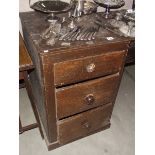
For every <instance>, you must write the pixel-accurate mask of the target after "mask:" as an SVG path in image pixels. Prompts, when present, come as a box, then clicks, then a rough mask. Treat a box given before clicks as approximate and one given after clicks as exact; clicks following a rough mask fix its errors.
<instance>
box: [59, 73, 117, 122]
mask: <svg viewBox="0 0 155 155" xmlns="http://www.w3.org/2000/svg"><path fill="white" fill-rule="evenodd" d="M118 82H119V74H118V73H117V74H113V75H109V76H106V77H103V78H98V79H96V80H91V81H88V82H83V83H79V84H75V85H72V86H68V87H64V88H60V89H58V90H56V102H57V117H58V119H62V118H64V117H67V116H71V115H73V114H76V113H79V112H82V111H85V110H88V109H91V108H94V107H97V106H100V105H103V104H106V103H109V102H112V101H113V99H114V92H115V90H116V87H117V86H118Z"/></svg>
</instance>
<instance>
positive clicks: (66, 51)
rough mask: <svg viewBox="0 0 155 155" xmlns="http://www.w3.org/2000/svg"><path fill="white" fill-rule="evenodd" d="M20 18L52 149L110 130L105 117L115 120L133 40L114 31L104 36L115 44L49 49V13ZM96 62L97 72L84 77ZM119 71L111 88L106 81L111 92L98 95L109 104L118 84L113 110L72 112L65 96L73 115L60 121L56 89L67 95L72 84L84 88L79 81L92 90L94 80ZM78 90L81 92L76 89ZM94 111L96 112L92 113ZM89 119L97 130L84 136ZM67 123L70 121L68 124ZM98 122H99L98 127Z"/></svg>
mask: <svg viewBox="0 0 155 155" xmlns="http://www.w3.org/2000/svg"><path fill="white" fill-rule="evenodd" d="M20 17H21V22H22V27H23V35H24V40H25V42H26V47H27V48H28V49H29V51H30V53H29V54H30V56H31V58H32V60H33V62H34V65H35V69H36V70H35V71H33V72H31V73H30V74H29V75H30V82H31V84H32V88H33V93H34V96H35V99H36V101H37V102H36V105H37V108H38V110H39V115H40V118H41V120H42V124H43V126H44V131H45V134H46V136H47V142H48V146H49V148H55V147H59V146H61V145H64V144H65V143H68V142H71V141H74V140H76V139H78V138H80V137H84V136H86V135H89V134H92V133H95V132H97V131H100V130H101V129H105V128H108V127H109V126H110V122H109V121H108V122H107V123H108V124H104V118H105V116H104V114H107V115H108V118H110V117H111V113H112V108H113V105H114V102H115V97H116V95H117V92H118V88H119V84H120V80H121V76H122V72H123V67H124V62H125V58H126V53H127V49H128V48H129V43H130V41H131V40H130V38H125V37H121V36H117V35H115V34H113V33H112V32H109V31H104V34H106V36H111V37H114V38H115V39H114V40H112V41H108V40H106V39H105V38H104V37H103V38H98V37H97V38H96V39H95V40H94V43H93V44H92V45H88V44H86V43H85V42H80V41H77V42H73V43H71V46H70V47H62V46H61V43H62V42H61V41H58V42H57V43H56V44H55V45H54V46H49V45H47V44H46V42H45V40H42V39H41V37H40V36H41V33H42V31H43V30H45V28H47V27H48V24H49V23H48V22H46V21H45V18H46V14H42V13H38V12H27V13H21V14H20ZM40 23H42V24H40ZM44 51H45V52H44ZM101 55H102V56H101ZM81 60H82V61H81ZM79 62H80V63H79ZM94 62H95V71H93V72H91V73H90V74H88V73H87V72H86V74H85V75H82V76H81V70H83V71H84V70H85V68H86V67H87V66H88V65H89V64H91V63H94ZM105 62H106V63H105ZM63 70H64V71H63ZM65 70H66V71H65ZM76 72H77V73H78V74H77V73H76ZM116 72H118V80H116V79H115V78H114V79H113V80H112V81H111V85H110V82H108V83H106V82H105V84H104V86H103V88H104V87H108V85H109V87H108V89H106V91H103V90H100V91H98V95H99V94H101V92H102V93H103V96H105V98H104V101H105V100H108V99H107V98H108V97H107V96H108V95H107V94H108V92H110V91H108V90H109V89H110V90H112V88H114V87H115V86H116V85H117V86H116V87H115V88H114V91H113V93H111V96H110V97H109V101H112V104H111V108H106V109H105V110H101V111H100V110H99V111H98V112H96V110H95V109H94V107H93V109H92V110H88V111H87V112H82V111H83V109H82V111H80V113H79V111H78V108H77V109H76V110H75V111H74V109H73V110H70V108H69V107H68V103H67V98H68V95H66V96H65V95H64V97H60V100H62V98H64V100H65V101H66V102H65V104H66V105H65V106H64V109H65V108H66V109H69V110H68V111H69V112H68V111H67V113H68V114H69V116H67V118H65V119H61V121H60V120H59V119H58V117H57V106H58V104H57V103H58V102H57V98H56V96H55V94H56V90H62V92H63V89H64V90H65V89H66V91H67V88H69V87H74V85H72V84H77V82H78V84H77V85H81V84H82V83H79V82H84V81H85V82H90V83H91V84H92V85H90V86H88V88H90V90H91V88H92V86H93V82H92V80H95V79H94V78H96V80H99V79H97V78H101V77H105V78H106V76H107V75H110V74H114V73H116ZM82 74H83V73H82ZM110 76H111V75H110ZM112 76H113V75H112ZM86 80H87V81H86ZM103 83H104V82H103ZM83 84H84V83H83ZM101 84H102V81H100V85H101ZM115 84H116V85H115ZM98 85H99V84H98ZM106 85H107V86H106ZM114 85H115V86H114ZM99 87H100V86H99ZM74 89H75V90H77V89H76V88H74ZM86 90H87V89H86V86H85V90H84V91H86ZM70 92H71V95H73V94H72V91H70ZM106 92H107V94H106ZM80 93H81V92H80V88H79V90H78V92H77V97H78V95H79V96H81V95H80ZM83 93H84V92H83ZM75 94H76V93H75ZM109 94H110V93H109ZM73 96H74V95H73ZM99 96H100V95H99ZM106 97H107V98H106ZM79 99H80V97H79ZM68 100H69V99H68ZM72 103H73V102H72ZM61 104H62V103H61ZM108 105H109V104H108ZM105 106H106V105H105ZM97 109H98V108H97ZM101 109H102V108H101ZM109 109H111V110H109ZM60 110H62V109H60ZM90 111H93V112H92V113H91V112H90ZM103 111H105V112H103ZM75 113H79V114H77V115H74V118H75V119H72V118H73V116H72V117H70V115H72V114H75ZM84 113H89V114H88V116H87V115H84ZM94 113H95V114H94ZM98 113H100V115H99V116H98V115H97V114H98ZM68 114H67V115H68ZM65 115H66V114H64V116H65ZM78 116H80V117H78ZM86 116H87V117H88V118H89V120H90V121H92V124H93V128H92V130H91V131H90V132H85V133H84V132H83V131H82V129H81V128H80V127H79V123H80V121H82V120H83V119H84V117H86ZM96 116H97V117H99V118H98V119H99V120H100V121H98V119H97V118H96ZM62 117H63V116H62ZM65 120H68V121H66V122H65ZM95 122H98V123H97V124H95ZM58 124H59V125H60V126H59V125H58ZM73 126H74V128H73V130H72V134H71V135H67V132H68V131H69V130H70V129H72V127H73ZM61 127H62V128H61ZM59 129H60V130H59ZM69 136H70V137H69ZM59 140H60V142H59Z"/></svg>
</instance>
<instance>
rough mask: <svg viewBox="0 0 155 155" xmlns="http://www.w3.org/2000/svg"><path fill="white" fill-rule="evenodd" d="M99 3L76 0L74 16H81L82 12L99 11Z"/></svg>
mask: <svg viewBox="0 0 155 155" xmlns="http://www.w3.org/2000/svg"><path fill="white" fill-rule="evenodd" d="M97 7H98V5H97V4H96V3H93V2H90V1H89V0H75V10H74V14H73V16H74V17H79V16H81V15H82V14H84V15H87V14H91V13H95V12H97Z"/></svg>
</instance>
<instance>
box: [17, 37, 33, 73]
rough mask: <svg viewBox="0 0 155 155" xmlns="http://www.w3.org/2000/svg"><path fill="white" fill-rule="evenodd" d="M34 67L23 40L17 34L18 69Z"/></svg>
mask: <svg viewBox="0 0 155 155" xmlns="http://www.w3.org/2000/svg"><path fill="white" fill-rule="evenodd" d="M32 68H34V66H33V63H32V60H31V58H30V56H29V54H28V51H27V49H26V47H25V44H24V40H23V38H22V36H21V34H19V71H23V70H28V69H32Z"/></svg>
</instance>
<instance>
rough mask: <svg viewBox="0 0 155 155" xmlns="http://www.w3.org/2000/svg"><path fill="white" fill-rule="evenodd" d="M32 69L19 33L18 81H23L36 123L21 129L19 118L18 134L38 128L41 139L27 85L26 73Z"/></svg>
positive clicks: (38, 123)
mask: <svg viewBox="0 0 155 155" xmlns="http://www.w3.org/2000/svg"><path fill="white" fill-rule="evenodd" d="M32 69H34V65H33V62H32V60H31V58H30V56H29V54H28V51H27V49H26V47H25V44H24V40H23V38H22V36H21V34H20V33H19V80H23V81H22V83H24V84H25V85H24V86H25V87H26V90H27V93H28V96H29V98H30V101H31V105H32V109H33V112H34V115H35V118H36V121H37V123H33V124H30V125H27V126H24V127H23V126H22V123H21V120H20V118H19V133H20V134H21V133H23V132H25V131H27V130H30V129H34V128H37V127H39V130H40V133H41V136H42V137H43V134H42V129H41V125H40V120H39V117H38V113H37V109H36V106H35V104H34V99H33V94H32V90H31V86H30V84H29V79H28V72H29V71H32ZM22 87H23V85H22Z"/></svg>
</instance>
